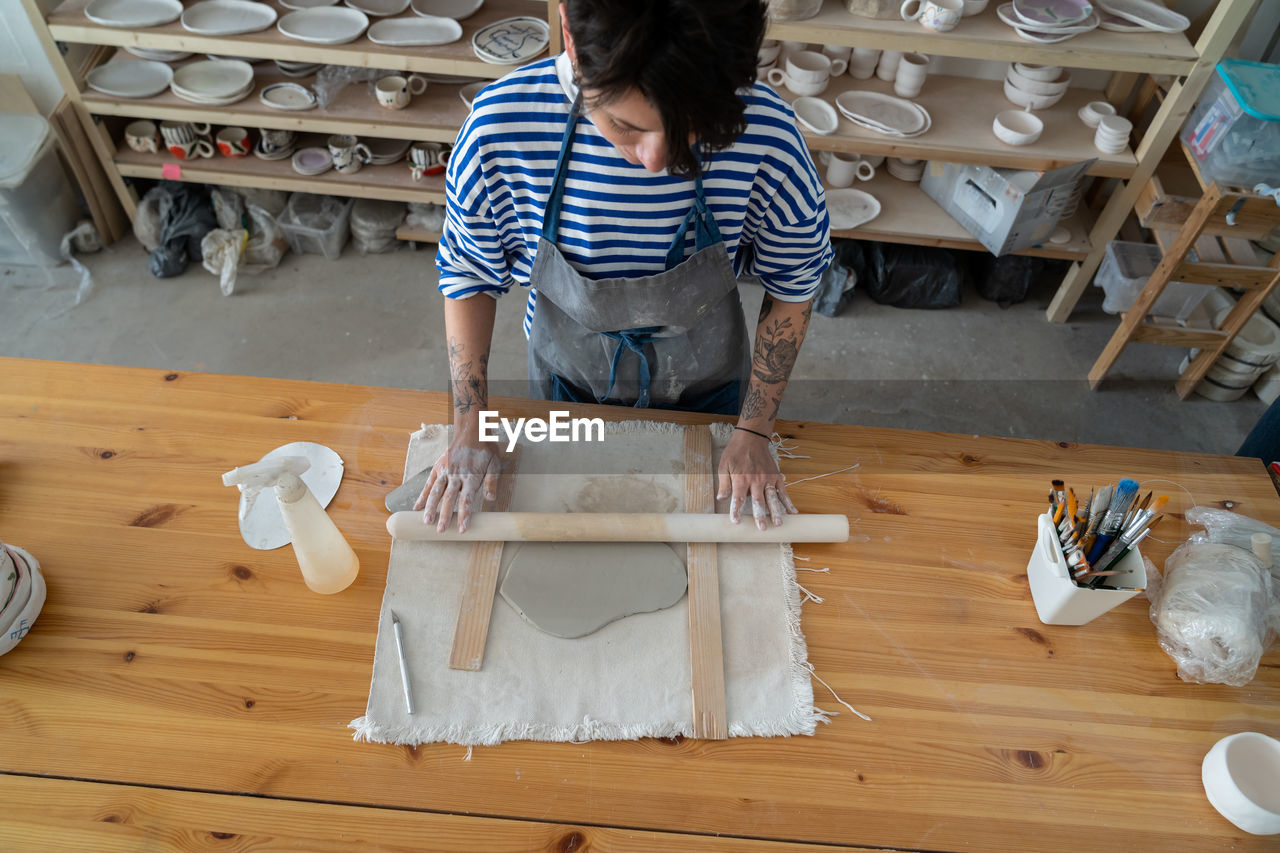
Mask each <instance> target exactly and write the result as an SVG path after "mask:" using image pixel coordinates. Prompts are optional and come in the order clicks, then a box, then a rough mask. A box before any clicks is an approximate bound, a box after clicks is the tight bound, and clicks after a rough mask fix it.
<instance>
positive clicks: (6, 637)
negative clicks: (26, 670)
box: [0, 545, 47, 655]
mask: <svg viewBox="0 0 1280 853" xmlns="http://www.w3.org/2000/svg"><path fill="white" fill-rule="evenodd" d="M8 547H9V548H12V549H13V551H14V552H16V553H17V554H18V555H19V556H20V557H21V558H22V559H23V560H24V561H25V563H26V568H27V569H28V570H29V576H30V578H31V592H30V595H29V596H27V600H26V604H25V605H24V606H23V607H22V609H21V610H18V611H16V612H15V613H13V616H12V618H11V619H9V620H8V623H7V624H4V625H3V626H0V627H2V630H0V655H2V654H4V653H6V652H8V651H9V650H10V649H12V648H13V647H14V646H16V645H18V643H19V642H21V641H22V639H23V637H25V636H26V634H27V632H28V631H29V630H31V626H32V625H33V624H35V621H36V617H37V616H38V615H40V610H41V608H43V607H44V601H45V596H46V594H47V588H46V586H45V581H44V575H42V574H41V573H40V563H39V562H38V561H37V560H36V558H35V557H33V556H31V554H29V553H28V552H27V551H24V550H23V549H22V548H19V547H17V546H16V545H9V546H8Z"/></svg>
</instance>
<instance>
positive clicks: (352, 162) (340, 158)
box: [328, 133, 373, 175]
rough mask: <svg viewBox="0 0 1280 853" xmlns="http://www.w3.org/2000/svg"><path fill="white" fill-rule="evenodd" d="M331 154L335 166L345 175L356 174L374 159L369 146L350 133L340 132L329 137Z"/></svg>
mask: <svg viewBox="0 0 1280 853" xmlns="http://www.w3.org/2000/svg"><path fill="white" fill-rule="evenodd" d="M328 145H329V156H330V157H332V158H333V168H335V169H337V170H338V171H339V172H341V173H342V174H344V175H354V174H355V173H356V172H358V171H360V168H361V167H362V166H364V164H365V163H368V162H369V161H370V160H372V159H373V153H372V152H371V151H369V146H368V145H365V144H364V143H363V142H361V141H360V140H358V139H356V138H355V137H354V136H352V135H351V134H349V133H338V134H334V135H333V136H330V137H329V139H328Z"/></svg>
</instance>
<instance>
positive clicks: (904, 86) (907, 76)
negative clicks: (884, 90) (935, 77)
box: [893, 53, 929, 98]
mask: <svg viewBox="0 0 1280 853" xmlns="http://www.w3.org/2000/svg"><path fill="white" fill-rule="evenodd" d="M928 75H929V57H927V56H925V55H924V54H923V53H904V54H902V59H901V61H899V62H898V73H897V75H896V76H895V77H894V79H893V92H894V94H896V95H897V96H898V97H899V98H914V97H915V96H916V95H918V94H920V90H921V89H922V88H924V79H925V77H927V76H928Z"/></svg>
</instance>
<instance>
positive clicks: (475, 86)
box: [458, 80, 493, 109]
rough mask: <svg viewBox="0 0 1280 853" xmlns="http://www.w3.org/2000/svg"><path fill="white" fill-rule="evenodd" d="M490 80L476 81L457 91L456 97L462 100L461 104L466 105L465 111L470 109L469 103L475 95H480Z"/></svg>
mask: <svg viewBox="0 0 1280 853" xmlns="http://www.w3.org/2000/svg"><path fill="white" fill-rule="evenodd" d="M491 82H493V81H491V80H477V81H476V82H474V83H468V84H467V85H465V86H463V87H462V88H461V89H459V90H458V97H460V98H462V103H464V104H466V105H467V109H471V102H472V101H474V100H475V99H476V95H478V94H480V90H481V89H483V88H484V87H485V86H488V85H489V84H490V83H491Z"/></svg>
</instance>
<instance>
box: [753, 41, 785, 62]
mask: <svg viewBox="0 0 1280 853" xmlns="http://www.w3.org/2000/svg"><path fill="white" fill-rule="evenodd" d="M781 52H782V43H781V42H779V41H778V40H777V39H765V40H764V41H763V42H761V44H760V52H759V53H757V54H756V65H773V64H774V63H775V62H777V61H778V54H779V53H781Z"/></svg>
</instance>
